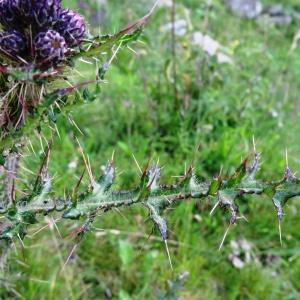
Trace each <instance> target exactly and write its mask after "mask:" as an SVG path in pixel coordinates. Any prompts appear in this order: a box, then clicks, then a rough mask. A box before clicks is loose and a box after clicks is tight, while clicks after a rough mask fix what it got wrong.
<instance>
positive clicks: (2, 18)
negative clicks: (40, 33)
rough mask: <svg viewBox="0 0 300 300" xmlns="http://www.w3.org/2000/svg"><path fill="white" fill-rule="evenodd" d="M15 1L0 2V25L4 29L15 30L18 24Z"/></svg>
mask: <svg viewBox="0 0 300 300" xmlns="http://www.w3.org/2000/svg"><path fill="white" fill-rule="evenodd" d="M17 11H18V2H17V0H0V23H1V25H2V26H3V27H5V28H15V27H16V24H18V21H17V20H18V15H17Z"/></svg>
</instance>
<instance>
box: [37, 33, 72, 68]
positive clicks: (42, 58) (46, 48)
mask: <svg viewBox="0 0 300 300" xmlns="http://www.w3.org/2000/svg"><path fill="white" fill-rule="evenodd" d="M34 52H35V55H36V59H37V62H38V64H40V65H44V66H46V65H47V66H48V65H52V66H53V65H55V64H57V63H58V62H60V61H62V60H64V58H65V53H66V52H67V45H66V41H65V39H64V38H63V37H62V36H61V35H60V34H59V33H58V32H57V31H55V30H51V29H50V30H48V31H46V32H40V33H39V34H38V35H37V36H36V38H35V40H34Z"/></svg>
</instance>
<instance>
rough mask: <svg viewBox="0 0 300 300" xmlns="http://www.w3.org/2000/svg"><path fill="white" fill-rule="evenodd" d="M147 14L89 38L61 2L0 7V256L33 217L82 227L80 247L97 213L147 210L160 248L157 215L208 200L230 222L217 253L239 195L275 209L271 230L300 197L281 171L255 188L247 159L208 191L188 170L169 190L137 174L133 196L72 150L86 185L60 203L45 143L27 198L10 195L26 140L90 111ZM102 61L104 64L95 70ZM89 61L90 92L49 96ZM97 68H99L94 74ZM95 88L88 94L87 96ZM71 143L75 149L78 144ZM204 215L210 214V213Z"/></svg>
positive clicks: (151, 169)
mask: <svg viewBox="0 0 300 300" xmlns="http://www.w3.org/2000/svg"><path fill="white" fill-rule="evenodd" d="M151 13H152V11H151V12H150V13H149V14H147V15H146V16H145V17H143V18H142V19H140V20H138V21H137V22H135V23H133V24H131V25H128V26H127V27H125V28H124V29H123V30H121V31H120V32H119V33H117V34H115V35H105V36H90V35H89V34H88V31H87V25H86V23H85V21H84V18H83V17H82V16H80V15H79V14H78V13H76V12H73V11H71V10H69V9H66V8H63V7H62V5H61V2H60V1H59V0H53V1H49V0H47V1H45V0H42V1H34V0H2V1H1V2H0V22H1V26H2V31H1V33H0V71H1V74H0V95H1V100H0V127H1V133H0V195H1V201H0V216H1V227H0V242H1V247H0V250H1V251H2V252H3V253H4V254H5V253H7V252H6V249H9V247H10V245H11V244H12V243H14V241H17V240H20V241H21V242H22V241H23V240H24V239H25V238H26V235H27V233H28V228H29V227H30V226H31V225H33V224H36V223H39V222H40V218H39V217H40V216H42V215H48V214H54V213H55V214H59V215H60V217H61V218H62V219H71V220H79V219H80V220H83V224H82V226H80V228H78V230H76V231H75V232H74V233H73V236H74V237H75V238H76V239H78V240H79V241H80V240H81V239H82V238H83V237H84V236H85V234H86V233H87V232H89V231H91V230H92V229H93V222H94V220H95V219H96V218H97V217H98V216H99V214H100V213H101V212H107V211H109V210H111V209H113V208H116V207H129V206H133V205H141V206H143V207H145V208H146V209H148V211H149V217H150V220H152V222H153V224H154V226H155V227H156V228H157V229H158V231H159V232H160V234H161V237H162V240H163V241H164V242H167V239H168V227H167V221H166V219H165V218H164V211H165V210H166V209H167V208H169V207H171V206H172V205H174V204H176V203H181V202H184V201H189V200H194V201H202V200H203V199H205V198H209V199H211V200H212V201H214V204H215V206H214V208H213V211H214V209H216V208H217V207H223V208H225V210H227V211H228V212H229V213H230V219H229V220H228V228H227V230H226V232H225V235H224V238H223V239H222V240H221V244H220V248H221V247H222V245H223V243H224V240H225V237H226V234H227V232H228V230H229V229H230V227H231V226H232V225H233V224H235V223H236V222H237V221H238V220H239V219H240V218H243V216H240V214H239V209H238V205H237V202H238V200H239V199H241V198H242V197H245V196H247V195H266V196H267V197H269V199H270V200H271V201H273V204H274V207H275V211H276V213H277V218H278V222H279V224H280V223H281V221H282V218H283V208H284V206H285V204H286V203H287V201H288V200H289V199H291V198H293V197H296V196H298V195H300V180H299V179H297V178H296V177H295V176H294V174H293V172H292V171H291V169H290V168H289V166H288V163H287V164H286V168H285V171H284V176H283V178H282V179H281V180H278V181H273V182H263V181H261V180H258V179H257V178H256V175H257V172H258V170H259V168H260V154H259V152H258V151H257V150H256V146H255V143H254V150H253V153H252V154H251V155H249V157H248V158H246V159H245V160H244V161H243V162H242V164H241V165H240V166H239V167H238V168H237V169H236V171H235V172H234V173H233V174H232V175H231V176H228V177H223V176H222V175H221V174H220V175H219V176H216V177H214V178H213V179H212V180H211V181H203V180H201V179H200V178H201V177H200V176H199V174H197V168H196V166H194V165H193V164H191V166H190V167H189V168H188V169H187V170H186V172H185V174H184V175H183V176H182V177H181V178H180V180H178V182H175V183H174V184H172V185H164V184H161V183H160V177H161V167H160V166H159V164H158V163H152V162H151V161H149V162H148V163H147V164H146V166H145V167H144V169H142V168H141V175H140V183H139V185H138V186H137V187H135V188H133V189H131V190H125V191H124V190H119V191H117V190H115V189H114V188H113V184H114V180H115V177H116V169H115V163H114V158H112V159H111V160H109V162H108V164H107V166H106V167H105V169H104V171H103V174H95V173H94V172H93V171H92V169H91V167H90V164H89V160H88V159H87V158H86V155H85V154H84V152H83V150H82V148H81V146H80V144H79V146H80V149H81V155H82V158H83V160H84V162H85V166H86V171H87V172H86V173H87V174H88V178H89V185H88V186H86V187H85V191H84V192H80V191H79V188H78V187H79V186H80V185H81V183H82V178H83V175H82V176H81V178H80V180H79V182H78V184H77V185H76V186H75V187H74V188H73V189H71V190H69V191H68V192H66V193H64V194H62V195H60V194H56V192H55V191H54V189H53V187H52V184H53V177H52V176H51V174H50V173H49V168H48V167H49V164H50V163H51V142H49V145H48V149H47V150H46V151H45V155H44V157H43V159H42V162H41V167H40V168H39V170H38V172H37V175H36V178H35V180H34V181H33V182H30V183H29V184H27V185H28V188H27V190H26V193H19V192H17V191H16V178H17V177H18V174H19V168H18V165H19V160H20V158H21V157H22V151H23V147H24V145H26V144H27V143H29V142H30V136H31V134H32V132H38V133H39V134H40V133H41V131H42V130H43V129H42V128H43V126H42V125H44V124H47V125H48V126H52V125H53V126H56V124H55V121H54V119H55V118H54V117H53V111H54V107H56V108H59V109H55V114H56V116H55V117H57V116H58V115H59V114H60V113H62V112H63V111H65V110H67V111H70V110H72V108H73V107H77V106H78V105H80V104H82V103H85V102H88V101H91V100H93V99H94V98H95V97H97V96H98V94H99V85H100V84H101V82H102V81H103V78H104V76H105V73H106V71H107V70H108V67H109V65H110V64H111V62H112V61H113V58H114V57H115V56H116V54H117V52H118V51H119V50H120V49H121V48H122V47H125V46H127V45H128V43H130V42H133V41H135V40H137V39H138V37H139V35H140V33H141V32H142V29H143V26H144V25H145V24H146V22H147V21H148V19H149V17H150V15H151ZM103 52H108V53H110V58H108V59H107V61H104V62H103V63H101V60H100V59H99V58H98V57H99V55H100V54H101V53H103ZM82 58H85V59H90V60H91V61H96V62H97V64H96V65H98V69H97V76H96V78H95V79H94V80H93V81H92V82H91V81H87V82H80V83H78V84H76V85H72V86H67V85H66V87H62V88H59V89H55V88H54V87H55V86H57V84H58V83H59V84H60V85H63V84H67V83H68V74H70V71H71V70H72V68H74V65H75V62H76V60H78V59H82ZM99 64H100V67H99ZM91 83H93V88H95V90H93V91H92V92H90V91H89V90H88V89H87V86H88V85H89V84H91ZM78 143H79V142H78ZM213 211H212V212H213Z"/></svg>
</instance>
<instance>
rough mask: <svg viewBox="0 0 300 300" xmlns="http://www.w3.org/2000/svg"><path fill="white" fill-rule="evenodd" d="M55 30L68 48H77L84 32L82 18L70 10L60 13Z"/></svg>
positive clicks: (84, 26) (84, 27)
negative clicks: (62, 37)
mask: <svg viewBox="0 0 300 300" xmlns="http://www.w3.org/2000/svg"><path fill="white" fill-rule="evenodd" d="M55 28H56V30H57V31H58V32H60V34H61V35H63V36H64V38H65V40H66V42H67V44H68V46H69V47H74V46H78V45H79V44H80V43H81V41H82V38H83V37H84V34H85V31H86V25H85V21H84V18H83V17H82V16H81V15H80V14H78V13H76V12H74V11H72V10H70V9H63V10H61V11H60V14H59V17H58V22H57V24H56V26H55Z"/></svg>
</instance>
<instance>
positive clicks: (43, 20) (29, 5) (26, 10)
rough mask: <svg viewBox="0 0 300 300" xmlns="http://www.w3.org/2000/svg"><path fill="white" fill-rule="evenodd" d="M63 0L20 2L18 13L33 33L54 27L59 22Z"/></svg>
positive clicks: (29, 0) (22, 0) (20, 0)
mask: <svg viewBox="0 0 300 300" xmlns="http://www.w3.org/2000/svg"><path fill="white" fill-rule="evenodd" d="M60 9H61V0H38V1H37V0H19V2H18V11H19V14H20V16H23V17H25V22H26V23H27V24H26V25H30V26H31V28H32V30H33V31H36V30H38V29H40V28H45V27H47V26H48V27H49V26H53V25H54V24H55V23H56V22H57V18H58V15H59V11H60Z"/></svg>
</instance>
